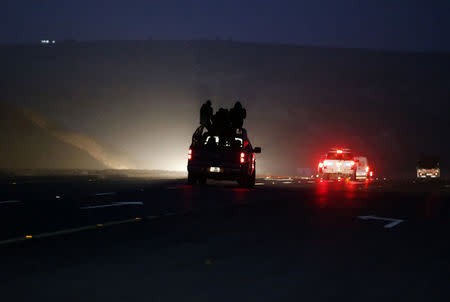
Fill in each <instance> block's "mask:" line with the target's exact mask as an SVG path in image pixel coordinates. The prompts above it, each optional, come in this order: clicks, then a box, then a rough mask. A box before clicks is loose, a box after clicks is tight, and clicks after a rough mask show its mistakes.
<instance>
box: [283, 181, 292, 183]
mask: <svg viewBox="0 0 450 302" xmlns="http://www.w3.org/2000/svg"><path fill="white" fill-rule="evenodd" d="M283 183H284V184H291V183H292V181H283Z"/></svg>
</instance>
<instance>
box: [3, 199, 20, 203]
mask: <svg viewBox="0 0 450 302" xmlns="http://www.w3.org/2000/svg"><path fill="white" fill-rule="evenodd" d="M19 202H21V201H20V200H5V201H0V204H7V203H19Z"/></svg>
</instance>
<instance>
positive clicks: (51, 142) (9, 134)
mask: <svg viewBox="0 0 450 302" xmlns="http://www.w3.org/2000/svg"><path fill="white" fill-rule="evenodd" d="M0 129H2V135H1V136H0V146H1V148H0V169H8V170H11V169H12V170H14V169H77V168H78V169H106V168H116V169H121V168H134V166H133V165H131V164H130V162H129V160H127V159H125V156H123V155H120V154H118V153H117V152H115V151H113V150H112V149H111V148H109V147H106V146H104V145H102V144H101V143H99V142H98V141H97V140H95V139H93V138H91V137H88V136H86V135H84V134H80V133H75V132H73V131H70V130H69V129H67V128H66V127H64V126H62V125H59V124H57V123H55V122H52V121H50V120H48V119H46V118H45V117H43V116H42V115H39V114H37V113H35V112H33V111H30V110H28V109H25V108H22V107H18V106H12V105H8V104H5V103H1V102H0Z"/></svg>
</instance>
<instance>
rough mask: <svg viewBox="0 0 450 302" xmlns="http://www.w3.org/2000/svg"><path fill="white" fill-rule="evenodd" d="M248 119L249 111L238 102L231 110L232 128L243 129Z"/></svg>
mask: <svg viewBox="0 0 450 302" xmlns="http://www.w3.org/2000/svg"><path fill="white" fill-rule="evenodd" d="M246 117H247V111H246V110H245V109H244V108H242V104H241V102H236V103H235V104H234V107H233V108H231V110H230V119H231V127H233V129H241V128H242V126H243V125H244V119H245V118H246Z"/></svg>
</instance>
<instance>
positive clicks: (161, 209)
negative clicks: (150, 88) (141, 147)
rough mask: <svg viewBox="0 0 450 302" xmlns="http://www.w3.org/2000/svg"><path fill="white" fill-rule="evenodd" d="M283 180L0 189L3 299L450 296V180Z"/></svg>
mask: <svg viewBox="0 0 450 302" xmlns="http://www.w3.org/2000/svg"><path fill="white" fill-rule="evenodd" d="M285 182H286V183H283V181H281V182H274V184H272V181H260V183H259V184H258V185H257V186H256V187H255V188H254V189H241V188H238V187H237V186H236V185H235V184H234V183H227V182H226V183H219V182H214V183H210V184H208V185H206V186H198V187H191V186H188V185H185V181H183V180H160V181H148V180H143V179H141V180H132V179H106V180H102V179H91V180H89V179H87V178H77V179H74V178H67V179H55V180H48V179H47V180H45V181H38V180H35V181H30V180H26V181H25V180H19V179H18V180H16V181H14V183H15V184H13V183H12V182H8V183H3V184H0V189H1V190H0V218H1V232H0V241H2V242H3V244H0V253H1V257H0V259H1V260H0V261H1V262H0V265H1V268H2V269H1V280H0V281H1V283H0V284H1V285H0V289H1V296H0V297H1V300H2V301H26V300H32V301H80V300H83V301H130V300H138V299H139V300H142V299H143V300H146V301H175V300H178V301H299V300H306V301H328V300H338V299H339V300H342V299H346V300H349V301H352V300H358V301H361V300H364V301H391V300H402V301H425V300H427V301H449V300H450V293H449V284H450V261H449V260H450V243H449V239H448V238H449V236H448V235H449V231H450V188H449V186H448V185H445V184H412V183H410V184H394V183H390V182H385V183H376V184H370V185H366V184H336V183H319V184H315V183H301V184H299V183H296V182H295V181H294V182H292V183H291V181H285ZM57 196H59V197H57ZM359 216H362V217H363V218H364V217H365V218H367V219H361V218H359ZM367 216H369V217H367ZM381 217H383V218H389V219H391V220H386V221H384V220H379V219H381ZM136 218H138V219H137V220H136ZM116 222H121V223H120V224H115V225H112V226H110V225H109V224H111V223H116ZM97 225H99V226H97ZM83 226H84V227H86V226H88V227H87V229H86V230H80V227H83ZM389 226H391V227H389ZM68 229H69V230H71V233H66V234H60V235H52V234H51V232H54V231H63V232H64V231H65V230H68ZM72 231H73V232H72ZM25 235H31V236H33V238H31V239H27V240H22V239H24V238H25ZM42 235H44V237H45V236H46V235H48V237H45V238H37V237H39V236H42ZM10 238H15V241H14V242H10V243H6V242H5V240H7V239H10Z"/></svg>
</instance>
